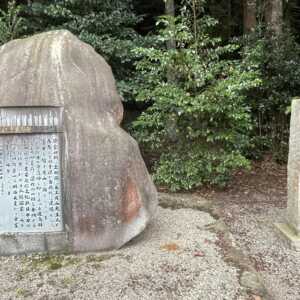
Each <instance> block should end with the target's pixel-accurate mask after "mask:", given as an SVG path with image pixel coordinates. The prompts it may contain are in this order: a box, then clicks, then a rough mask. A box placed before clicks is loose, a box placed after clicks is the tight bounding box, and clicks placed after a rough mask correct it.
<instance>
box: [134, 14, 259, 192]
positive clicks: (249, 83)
mask: <svg viewBox="0 0 300 300" xmlns="http://www.w3.org/2000/svg"><path fill="white" fill-rule="evenodd" d="M197 13H199V12H197ZM200 14H201V12H200V13H199V15H200ZM190 20H192V18H191V16H190V15H189V11H188V9H183V11H182V14H181V16H179V17H176V18H172V17H163V18H161V19H160V21H159V22H158V24H157V25H158V27H159V28H160V30H159V34H158V35H157V36H156V41H157V43H156V45H160V46H158V47H150V48H137V49H136V50H135V53H136V54H138V55H140V61H139V62H138V64H137V69H138V71H139V72H140V77H141V87H140V89H139V93H138V95H137V100H138V101H142V102H144V103H148V105H149V108H148V109H147V110H146V111H144V112H143V113H142V115H141V116H140V117H139V118H138V119H137V121H135V122H134V123H133V132H134V135H135V137H136V138H137V139H138V140H139V142H140V143H142V144H143V146H144V147H146V148H147V149H151V150H152V151H156V153H159V155H160V159H159V161H158V162H157V164H156V165H155V179H156V181H157V182H158V183H160V184H163V185H167V186H169V187H170V188H171V190H179V189H191V188H194V187H197V186H200V185H202V184H217V185H224V183H225V182H226V181H227V180H228V178H229V176H230V174H231V173H232V172H233V171H234V170H236V169H238V168H241V167H247V166H248V161H247V160H246V158H245V157H244V156H243V154H242V153H243V151H244V149H245V148H247V147H248V146H249V145H248V144H249V133H250V131H251V129H252V121H251V115H250V107H249V105H248V104H247V103H246V101H245V100H246V97H245V96H246V94H245V92H246V91H248V90H249V89H253V88H254V87H257V86H258V85H259V84H260V80H259V74H258V72H257V68H256V67H255V65H251V64H247V65H244V64H243V63H241V61H239V60H233V59H230V60H229V59H226V58H225V57H229V56H232V54H233V53H235V52H236V51H237V50H238V46H237V45H235V44H229V45H226V46H222V44H221V40H220V39H218V38H215V37H212V36H211V35H210V34H209V32H210V31H211V29H212V28H213V27H214V26H215V24H216V21H215V20H214V19H212V18H210V17H208V16H202V17H199V19H198V21H197V23H193V22H191V21H190ZM170 40H174V41H175V43H176V48H174V49H167V48H165V47H161V44H163V43H164V44H166V43H167V42H168V41H170Z"/></svg>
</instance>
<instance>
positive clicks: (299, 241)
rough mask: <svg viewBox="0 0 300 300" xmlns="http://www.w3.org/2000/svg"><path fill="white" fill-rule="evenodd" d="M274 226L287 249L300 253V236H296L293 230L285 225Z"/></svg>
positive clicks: (277, 224)
mask: <svg viewBox="0 0 300 300" xmlns="http://www.w3.org/2000/svg"><path fill="white" fill-rule="evenodd" d="M274 226H275V228H276V229H277V231H278V232H279V233H280V236H281V237H282V238H284V239H285V240H286V241H287V242H288V245H289V247H290V248H291V249H293V250H296V251H299V252H300V235H297V233H296V232H295V230H293V228H292V227H290V225H288V224H286V223H275V224H274Z"/></svg>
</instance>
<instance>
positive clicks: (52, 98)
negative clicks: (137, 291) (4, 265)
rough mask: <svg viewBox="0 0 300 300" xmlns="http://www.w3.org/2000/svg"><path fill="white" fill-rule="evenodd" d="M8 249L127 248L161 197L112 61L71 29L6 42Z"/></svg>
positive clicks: (0, 139) (3, 218)
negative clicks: (126, 125)
mask: <svg viewBox="0 0 300 300" xmlns="http://www.w3.org/2000/svg"><path fill="white" fill-rule="evenodd" d="M0 74H1V79H0V255H10V254H22V253H32V252H54V251H70V252H82V251H97V250H108V249H115V248H119V247H121V246H122V245H124V244H125V243H126V242H128V241H129V240H131V239H132V238H133V237H135V236H136V235H138V234H139V233H140V232H142V231H143V230H144V228H145V227H146V225H147V224H148V223H149V221H150V219H151V217H152V215H153V214H154V212H155V209H156V206H157V193H156V189H155V186H154V185H153V182H152V180H151V178H150V176H149V174H148V172H147V169H146V166H145V164H144V161H143V159H142V157H141V154H140V151H139V148H138V145H137V143H136V142H135V140H134V139H133V138H131V137H130V136H129V135H128V134H127V133H126V132H125V131H124V130H122V129H121V128H120V122H121V120H122V117H123V107H122V103H121V100H120V97H119V95H118V93H117V91H116V87H115V81H114V78H113V75H112V72H111V69H110V67H109V66H108V64H107V63H106V62H105V61H104V59H103V58H102V57H101V56H100V55H98V54H97V53H96V52H95V51H94V50H93V48H92V47H91V46H89V45H87V44H85V43H83V42H81V41H80V40H79V39H77V38H76V37H75V36H74V35H72V34H71V33H70V32H68V31H64V30H62V31H52V32H48V33H43V34H39V35H35V36H33V37H30V38H27V39H23V40H15V41H12V42H9V43H7V44H6V45H4V46H2V47H1V48H0Z"/></svg>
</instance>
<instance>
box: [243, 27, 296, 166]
mask: <svg viewBox="0 0 300 300" xmlns="http://www.w3.org/2000/svg"><path fill="white" fill-rule="evenodd" d="M243 59H244V61H245V63H246V64H255V65H257V67H258V68H259V69H260V70H261V79H262V84H261V85H260V86H259V87H256V88H254V89H252V90H251V91H250V92H249V94H248V99H249V104H250V106H251V114H252V118H253V121H254V122H253V123H254V124H255V126H254V128H253V129H254V130H253V132H252V141H253V143H252V148H250V149H249V150H248V154H250V157H253V156H254V158H258V157H259V156H261V155H262V154H263V153H264V152H265V151H268V150H269V151H270V150H272V153H273V155H274V157H275V159H276V160H278V161H286V158H287V152H288V138H289V107H290V104H291V99H292V98H293V97H295V96H298V95H300V81H299V78H300V46H299V45H298V44H297V43H296V41H295V39H294V37H293V35H292V34H291V33H290V32H289V31H288V30H287V29H286V30H285V31H284V32H283V33H282V34H280V35H277V36H276V35H271V34H269V33H268V32H267V31H265V30H263V29H262V28H257V30H256V32H254V33H253V34H251V35H249V36H247V37H245V39H244V52H243Z"/></svg>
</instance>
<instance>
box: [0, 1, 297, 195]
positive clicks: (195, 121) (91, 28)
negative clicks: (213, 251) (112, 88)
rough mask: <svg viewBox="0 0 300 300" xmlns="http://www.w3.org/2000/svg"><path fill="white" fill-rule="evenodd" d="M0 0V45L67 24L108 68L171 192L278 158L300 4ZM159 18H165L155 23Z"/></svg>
mask: <svg viewBox="0 0 300 300" xmlns="http://www.w3.org/2000/svg"><path fill="white" fill-rule="evenodd" d="M17 3H18V5H17V4H16V3H14V2H13V1H10V2H8V1H2V2H1V9H2V12H1V14H0V44H3V43H5V42H7V41H9V40H11V39H14V38H18V37H25V36H28V35H31V34H34V33H37V32H42V31H46V30H52V29H62V28H64V29H68V30H70V31H72V32H73V33H74V34H76V35H77V36H78V37H79V38H80V39H82V40H83V41H85V42H87V43H89V44H91V45H92V46H93V47H94V48H95V49H96V51H98V52H99V53H100V54H101V55H103V56H104V57H105V59H106V60H107V61H108V63H109V64H110V65H111V66H112V69H113V72H114V74H115V77H116V79H117V82H118V87H119V90H120V93H121V94H122V96H123V98H124V103H125V106H126V107H127V108H128V107H131V108H133V109H134V110H135V112H136V113H135V115H137V116H138V118H137V119H136V120H135V121H134V122H133V123H132V125H131V126H129V127H130V128H131V130H132V132H133V134H134V135H135V136H136V138H137V139H138V140H139V142H140V143H141V145H143V150H144V151H145V153H147V157H154V158H155V159H154V164H153V166H154V168H153V171H154V173H155V178H156V179H157V181H158V182H160V183H162V184H165V185H167V186H169V187H171V188H173V189H174V190H175V189H182V188H184V189H190V188H193V187H197V186H199V185H201V184H222V185H223V184H224V183H225V182H226V180H228V179H229V178H230V174H232V172H234V170H236V169H238V168H241V167H247V166H248V165H249V159H254V158H255V159H258V158H260V157H262V156H263V155H264V154H265V153H266V152H270V151H271V152H272V155H273V157H274V159H276V160H278V161H285V159H286V157H287V155H286V154H287V148H288V127H289V106H290V101H291V98H292V97H294V96H296V95H299V94H300V80H299V79H300V48H299V44H298V43H297V40H298V41H299V33H300V22H299V16H300V1H299V0H289V1H283V0H272V1H271V0H243V1H239V0H218V1H217V0H207V1H204V0H153V1H142V0H101V1H100V0H99V1H83V0H54V1H50V0H40V1H38V0H35V1H33V0H32V1H28V0H23V1H17ZM163 14H166V15H168V16H167V17H164V18H159V16H161V15H163Z"/></svg>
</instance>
